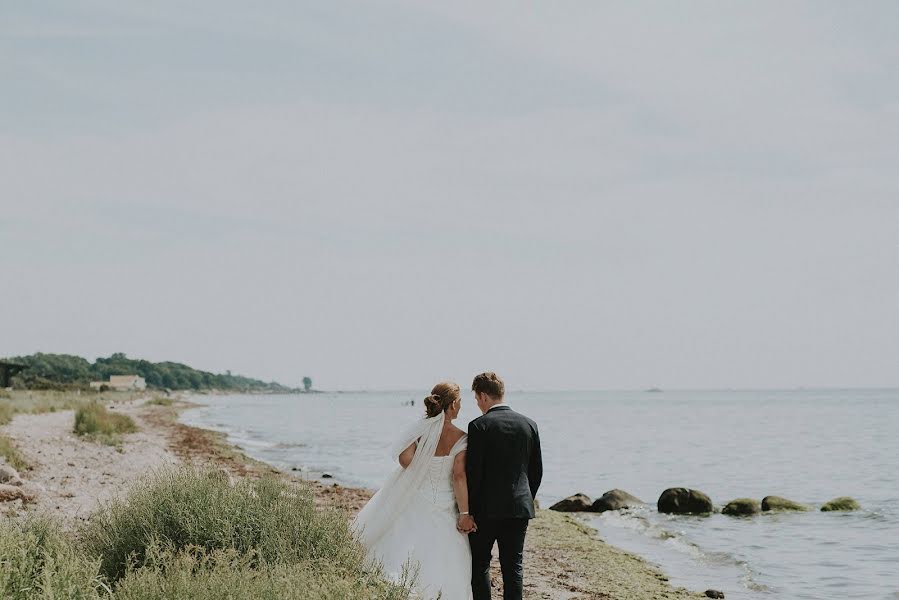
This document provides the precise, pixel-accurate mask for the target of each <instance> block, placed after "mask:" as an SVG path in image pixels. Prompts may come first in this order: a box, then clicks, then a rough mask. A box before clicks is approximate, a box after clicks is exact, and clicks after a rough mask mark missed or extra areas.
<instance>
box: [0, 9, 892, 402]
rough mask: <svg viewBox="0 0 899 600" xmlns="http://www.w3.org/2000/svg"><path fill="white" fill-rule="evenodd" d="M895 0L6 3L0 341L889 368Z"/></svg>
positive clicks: (309, 354) (510, 381)
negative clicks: (849, 0) (856, 0)
mask: <svg viewBox="0 0 899 600" xmlns="http://www.w3.org/2000/svg"><path fill="white" fill-rule="evenodd" d="M897 30H899V4H897V3H895V2H892V1H883V2H878V1H873V0H872V1H869V2H864V3H846V2H838V1H826V0H821V1H815V2H800V1H797V2H787V3H784V2H773V1H772V2H751V3H750V2H746V3H731V2H719V1H717V0H716V1H708V2H703V1H697V2H691V3H669V2H642V1H635V2H596V1H592V0H591V1H584V2H574V1H560V2H542V3H530V2H509V1H496V2H488V3H485V2H470V1H465V0H462V1H459V2H452V3H449V2H439V3H438V2H428V1H425V2H422V1H418V0H416V1H412V0H391V1H370V2H352V1H345V0H332V1H329V2H317V3H310V2H303V1H296V0H291V1H286V0H285V1H273V2H266V3H246V2H235V1H233V0H215V1H214V2H213V1H211V0H198V1H196V2H190V3H184V2H175V1H172V0H160V1H158V2H153V3H138V2H123V1H122V0H80V1H78V2H62V1H55V2H54V1H48V2H40V3H36V2H27V1H17V0H9V1H6V2H3V3H2V4H0V264H2V272H0V273H2V274H0V312H2V314H3V316H4V319H3V323H2V326H0V356H10V355H22V354H29V353H32V352H36V351H43V352H58V353H72V354H79V355H82V356H85V357H88V358H90V359H93V358H95V357H97V356H107V355H109V354H111V353H113V352H125V353H127V354H128V355H129V356H134V357H141V358H147V359H150V360H156V361H160V360H173V361H179V362H185V363H187V364H190V365H192V366H195V367H197V368H202V369H206V370H212V371H216V372H221V371H224V370H226V369H228V370H231V371H233V372H235V373H241V374H245V375H248V376H253V377H258V378H262V379H266V380H277V381H279V382H282V383H286V384H291V385H298V384H300V382H301V380H302V377H303V376H306V375H308V376H310V377H312V378H313V381H314V385H315V387H317V388H321V389H421V390H422V391H423V393H424V392H425V391H427V390H428V389H429V388H430V386H431V385H433V383H435V382H437V381H439V380H443V379H452V380H456V381H459V382H460V384H461V385H462V387H463V389H464V388H467V387H468V386H469V382H470V381H471V378H472V376H473V375H474V374H475V373H478V372H480V371H484V370H495V371H496V372H498V373H499V374H500V375H502V376H503V377H504V379H505V380H506V383H507V388H508V389H513V390H515V389H529V390H553V389H644V388H648V387H662V388H792V387H803V386H804V387H851V386H864V387H887V386H899V37H897V36H896V35H895V32H896V31H897Z"/></svg>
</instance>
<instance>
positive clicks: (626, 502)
mask: <svg viewBox="0 0 899 600" xmlns="http://www.w3.org/2000/svg"><path fill="white" fill-rule="evenodd" d="M643 504H646V503H645V502H643V501H642V500H640V499H639V498H637V497H636V496H634V495H632V494H628V493H627V492H625V491H624V490H609V491H608V492H606V493H605V494H603V495H602V496H600V497H599V498H597V499H596V501H595V502H594V503H593V506H592V510H593V512H606V511H607V510H621V509H622V508H634V507H635V506H641V505H643Z"/></svg>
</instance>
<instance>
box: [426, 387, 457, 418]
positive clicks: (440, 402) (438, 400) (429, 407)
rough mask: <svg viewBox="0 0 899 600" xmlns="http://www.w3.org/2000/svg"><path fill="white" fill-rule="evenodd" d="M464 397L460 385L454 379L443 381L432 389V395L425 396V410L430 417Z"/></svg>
mask: <svg viewBox="0 0 899 600" xmlns="http://www.w3.org/2000/svg"><path fill="white" fill-rule="evenodd" d="M461 398H462V392H461V390H460V389H459V385H458V384H456V383H453V382H452V381H441V382H440V383H438V384H437V385H435V386H434V389H433V390H431V395H430V396H428V397H427V398H425V411H427V415H428V418H431V417H436V416H437V415H439V414H440V413H442V412H445V411H446V409H448V408H449V407H450V405H452V403H453V402H455V401H456V400H460V399H461Z"/></svg>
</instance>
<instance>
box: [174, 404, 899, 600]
mask: <svg viewBox="0 0 899 600" xmlns="http://www.w3.org/2000/svg"><path fill="white" fill-rule="evenodd" d="M419 396H423V392H422V393H410V392H391V393H382V392H379V393H371V392H370V393H346V394H311V395H308V396H307V395H304V396H223V397H209V398H204V399H203V401H204V402H208V406H205V407H201V408H198V409H193V410H190V411H188V412H186V413H185V414H184V417H183V418H184V420H185V421H186V422H188V423H191V424H196V425H199V426H202V427H211V428H215V429H219V430H221V431H225V432H226V433H228V435H229V436H230V439H231V440H232V441H234V442H236V443H238V444H239V445H241V446H242V447H243V448H244V449H245V450H246V451H247V452H248V453H249V454H251V455H252V456H254V457H256V458H259V459H261V460H265V461H267V462H269V463H271V464H273V465H275V466H277V467H279V468H282V469H286V470H290V469H292V468H295V469H304V471H300V473H309V474H310V475H312V476H314V475H315V474H316V473H321V472H327V473H330V474H333V475H334V477H335V479H336V480H337V481H340V482H341V483H344V484H346V485H358V486H368V487H377V485H378V484H379V482H380V481H382V480H383V479H384V477H386V475H387V474H388V473H389V472H390V470H391V469H393V468H394V462H393V460H392V459H391V457H389V456H386V449H387V447H388V445H389V443H390V441H391V437H392V434H393V432H394V431H396V430H397V428H398V427H399V426H401V425H402V424H404V423H406V422H408V421H409V420H410V419H413V418H418V417H419V416H420V415H419V413H420V412H421V411H422V410H423V409H422V408H421V405H420V402H419V403H418V406H416V407H410V406H408V405H407V403H408V401H409V400H418V399H419ZM508 399H509V401H510V403H511V404H512V405H513V407H515V408H516V409H518V410H520V411H521V412H523V413H525V414H527V415H528V416H530V417H532V418H534V419H535V420H536V421H537V423H538V424H539V426H540V431H541V439H542V442H543V454H544V461H545V471H546V479H545V481H544V485H543V487H542V488H541V492H540V500H541V502H542V503H543V505H544V506H547V505H548V504H549V503H552V502H554V501H556V500H558V499H559V498H562V497H564V496H568V495H570V494H572V493H575V492H584V493H587V494H588V495H590V496H592V497H596V496H599V495H600V494H602V493H603V492H604V491H606V490H609V489H612V488H621V489H624V490H627V491H629V492H631V493H633V494H635V495H637V496H639V497H641V498H643V499H644V500H646V501H648V502H650V506H649V507H647V508H646V509H641V510H637V511H632V512H630V513H628V514H623V515H622V514H605V515H602V516H596V517H592V523H593V524H594V525H595V526H596V527H597V528H598V529H599V530H600V532H601V534H602V535H603V536H604V537H605V538H606V539H607V540H608V541H610V542H612V543H614V544H616V545H619V546H621V547H623V548H626V549H630V550H632V551H635V552H637V553H639V554H641V555H643V556H645V557H647V558H648V559H649V560H651V561H653V562H656V563H658V564H660V565H661V566H662V567H663V569H664V570H665V571H666V573H667V574H668V575H669V576H670V577H671V580H672V582H673V583H675V584H680V585H686V586H687V587H691V588H694V589H700V590H704V589H706V588H708V587H714V588H716V589H721V590H723V591H724V592H725V593H726V594H727V597H728V598H737V599H739V598H780V597H791V598H808V599H812V598H814V599H821V598H896V597H897V596H896V591H897V588H899V575H897V573H896V571H897V569H896V564H897V562H899V508H897V507H899V485H897V484H899V481H897V476H896V473H899V436H897V435H896V433H897V431H899V391H897V390H845V391H835V390H828V391H808V390H802V391H751V392H750V391H740V392H734V391H726V392H709V391H703V392H662V393H652V394H648V393H642V392H564V393H513V394H510V395H509V398H508ZM464 402H465V403H464V405H463V412H462V414H461V415H460V421H459V422H458V424H459V425H460V426H463V427H464V426H465V424H466V423H467V420H468V419H470V418H473V417H474V416H476V414H477V409H476V407H475V404H474V400H473V399H471V398H465V401H464ZM674 486H684V487H694V488H698V489H701V490H703V491H705V492H706V493H708V494H709V495H710V496H711V497H712V499H713V500H714V501H715V504H716V505H718V506H721V505H723V504H724V503H726V502H727V501H729V500H731V499H733V498H738V497H754V498H759V499H761V498H762V497H763V496H766V495H778V496H785V497H787V498H790V499H794V500H797V501H800V502H806V503H809V504H813V505H820V504H822V503H823V502H825V501H827V500H829V499H831V498H833V497H836V496H842V495H849V496H853V497H855V498H856V499H858V500H859V501H860V502H861V504H862V507H863V510H862V511H859V512H856V513H821V512H819V511H817V510H815V511H811V512H807V513H780V514H764V515H761V516H758V517H752V518H733V517H727V516H723V515H720V514H715V515H712V516H708V517H671V516H666V515H660V514H658V513H657V512H655V511H654V510H653V509H652V508H653V505H654V502H655V500H656V498H658V495H659V494H660V493H661V491H662V490H664V489H665V488H667V487H674Z"/></svg>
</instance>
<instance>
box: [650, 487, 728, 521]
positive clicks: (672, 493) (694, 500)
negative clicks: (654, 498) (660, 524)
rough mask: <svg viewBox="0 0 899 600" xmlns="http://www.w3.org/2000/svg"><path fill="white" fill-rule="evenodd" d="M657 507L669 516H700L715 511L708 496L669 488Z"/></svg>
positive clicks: (697, 491)
mask: <svg viewBox="0 0 899 600" xmlns="http://www.w3.org/2000/svg"><path fill="white" fill-rule="evenodd" d="M656 506H657V507H658V509H659V512H661V513H669V514H692V515H699V514H704V513H710V512H712V511H713V510H714V507H713V506H712V500H711V498H709V497H708V495H706V494H705V493H703V492H700V491H699V490H691V489H689V488H668V489H667V490H665V491H664V492H662V495H661V496H659V500H658V502H657V503H656Z"/></svg>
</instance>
